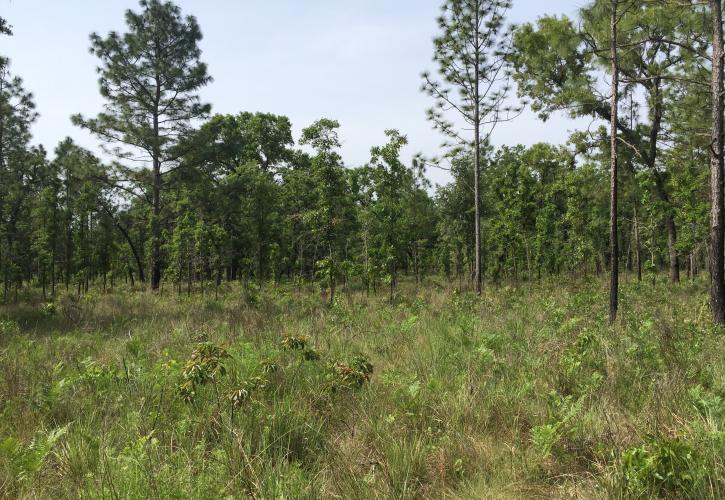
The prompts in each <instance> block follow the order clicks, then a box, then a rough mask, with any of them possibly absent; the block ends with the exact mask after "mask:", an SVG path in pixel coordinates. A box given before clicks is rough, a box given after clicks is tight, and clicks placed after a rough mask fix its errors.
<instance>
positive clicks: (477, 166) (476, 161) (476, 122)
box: [473, 8, 483, 295]
mask: <svg viewBox="0 0 725 500" xmlns="http://www.w3.org/2000/svg"><path fill="white" fill-rule="evenodd" d="M478 16H479V10H478V8H476V20H475V23H476V24H475V25H474V26H475V29H476V40H475V50H476V56H475V57H474V63H475V69H474V76H473V78H474V91H473V100H474V110H473V133H474V135H475V136H474V138H473V147H474V151H473V203H474V205H475V210H474V214H475V215H474V217H475V218H476V220H475V224H474V228H475V229H474V231H475V233H476V234H475V245H476V248H475V250H474V259H475V262H474V280H475V282H476V283H475V286H476V293H477V294H479V295H480V294H481V289H482V285H483V279H482V276H481V199H480V198H481V110H480V102H479V100H480V88H479V85H480V83H479V80H480V75H479V71H480V69H479V62H480V61H479V60H480V50H481V49H480V47H479V45H480V41H479V36H478V24H479V19H478Z"/></svg>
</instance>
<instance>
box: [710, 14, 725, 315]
mask: <svg viewBox="0 0 725 500" xmlns="http://www.w3.org/2000/svg"><path fill="white" fill-rule="evenodd" d="M710 10H711V11H712V28H713V39H712V89H711V90H712V143H711V144H710V202H711V208H710V307H711V308H712V318H713V321H714V322H715V323H717V324H724V323H725V275H724V274H723V273H725V270H724V268H723V266H724V265H725V255H724V254H723V251H724V249H725V217H724V216H723V138H724V137H723V27H722V4H721V0H710Z"/></svg>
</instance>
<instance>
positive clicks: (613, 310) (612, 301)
mask: <svg viewBox="0 0 725 500" xmlns="http://www.w3.org/2000/svg"><path fill="white" fill-rule="evenodd" d="M611 5H612V18H611V26H610V27H611V46H610V50H611V55H612V102H611V115H612V123H611V125H610V135H611V145H610V148H611V159H610V168H611V175H610V184H609V189H610V197H609V247H610V253H611V256H610V268H611V281H610V286H609V323H610V324H612V323H614V321H615V320H616V319H617V309H618V308H619V303H618V300H619V297H618V292H619V240H618V234H617V201H618V200H617V194H618V193H617V187H618V186H617V174H618V172H617V167H618V165H617V160H618V158H617V120H618V116H617V115H618V111H619V61H618V59H617V7H618V6H619V0H611Z"/></svg>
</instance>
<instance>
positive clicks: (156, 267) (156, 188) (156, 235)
mask: <svg viewBox="0 0 725 500" xmlns="http://www.w3.org/2000/svg"><path fill="white" fill-rule="evenodd" d="M160 101H161V82H160V79H159V77H158V75H157V76H156V95H155V101H154V104H155V111H154V114H153V125H154V137H153V139H154V144H153V151H152V157H153V189H152V190H153V194H152V204H153V216H152V217H153V219H152V221H151V290H153V291H157V290H158V289H159V285H160V284H161V220H160V217H161V151H160V137H159V103H160Z"/></svg>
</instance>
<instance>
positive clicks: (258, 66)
mask: <svg viewBox="0 0 725 500" xmlns="http://www.w3.org/2000/svg"><path fill="white" fill-rule="evenodd" d="M584 1H585V0H514V7H513V9H512V10H511V12H510V13H509V16H508V21H509V22H513V23H522V22H527V21H535V20H536V19H537V18H538V17H540V16H541V15H544V14H558V15H560V14H566V15H568V16H570V17H573V16H576V12H577V10H578V8H579V7H581V5H582V4H583V2H584ZM176 3H177V4H178V5H179V6H180V7H181V9H182V12H183V13H184V14H192V15H194V16H196V18H197V20H198V21H199V24H200V26H201V29H202V32H203V34H204V39H203V40H202V42H201V48H202V51H203V55H202V59H203V60H204V61H205V62H206V63H207V64H208V66H209V73H210V74H211V75H212V77H213V78H214V81H213V82H212V83H211V84H209V85H208V86H207V87H205V88H204V89H203V90H202V91H201V96H202V99H203V100H204V101H205V102H209V103H211V104H212V112H213V113H238V112H240V111H252V112H256V111H261V112H269V113H275V114H282V115H286V116H288V117H289V118H290V120H291V121H292V125H293V133H294V137H295V140H297V139H298V138H299V135H300V130H301V129H302V128H304V127H306V126H308V125H309V124H311V123H312V122H314V121H315V120H317V119H319V118H321V117H326V118H332V119H336V120H338V121H339V122H340V124H341V128H340V138H341V140H342V142H343V148H342V155H343V159H344V160H345V163H346V164H347V165H350V166H358V165H363V164H365V163H366V162H367V161H368V159H369V157H370V154H369V153H370V148H371V147H372V146H376V145H380V144H383V143H384V142H385V135H384V131H385V130H386V129H389V128H396V129H398V130H400V131H401V132H402V133H404V134H405V135H407V137H408V140H409V145H408V146H407V148H406V150H405V151H404V156H405V159H410V158H411V157H412V156H413V155H415V154H416V153H423V154H425V155H427V156H435V155H438V154H440V147H439V146H440V144H441V142H442V141H443V138H442V137H441V136H440V135H439V134H438V133H437V132H436V131H434V130H433V129H432V127H431V124H430V123H429V122H428V121H427V120H426V118H425V110H426V109H427V108H429V107H430V106H431V104H432V100H431V98H430V97H428V96H427V95H425V94H423V93H422V92H420V84H421V77H420V74H421V72H422V71H424V70H434V69H435V66H434V64H433V63H432V55H433V42H432V40H433V38H434V37H435V36H436V34H437V27H436V22H435V19H436V16H437V15H438V12H439V8H440V4H441V0H264V1H262V0H177V1H176ZM137 8H138V2H137V1H135V0H0V16H2V17H5V18H6V19H7V20H8V21H9V23H10V24H11V25H12V26H13V31H14V36H13V37H2V38H1V39H0V54H3V55H6V56H8V57H10V59H11V71H12V73H13V74H15V75H18V76H20V77H22V78H23V80H24V82H25V87H26V89H27V90H29V91H31V92H32V93H33V94H34V96H35V101H36V104H37V110H38V112H39V113H40V117H39V119H38V121H37V123H36V124H35V125H34V127H33V133H34V143H36V144H42V145H43V146H45V148H46V149H47V150H48V151H49V152H50V154H51V156H52V151H53V149H54V148H55V146H56V145H57V143H58V142H59V141H61V140H62V139H63V138H65V137H67V136H70V137H72V138H73V139H74V140H75V141H76V142H77V143H79V144H80V145H82V146H84V147H86V148H88V149H91V150H93V151H99V148H98V144H99V142H98V140H97V139H96V138H94V137H92V136H90V135H89V134H87V133H86V132H84V131H82V130H80V129H78V128H76V127H74V126H73V125H72V124H71V122H70V116H71V115H73V114H75V113H82V114H84V115H86V116H94V115H95V114H97V113H98V112H99V111H101V109H102V106H103V99H102V98H101V96H100V94H99V92H98V84H97V79H98V76H97V74H96V70H95V68H96V66H97V65H98V61H97V59H96V58H95V57H94V56H93V55H91V54H90V53H89V51H88V48H89V38H88V37H89V34H90V33H91V32H97V33H99V34H101V35H106V34H107V33H108V32H109V31H111V30H116V31H123V30H124V12H125V11H126V10H127V9H134V10H137ZM581 126H582V123H581V122H579V123H577V122H574V121H571V120H569V119H567V118H566V117H564V116H555V117H553V118H552V119H550V120H549V121H547V122H546V123H542V122H541V121H539V120H538V119H537V118H536V116H535V115H534V114H533V113H531V112H530V111H527V112H525V113H524V114H523V115H522V116H520V117H519V118H517V119H516V120H515V121H514V122H511V123H508V124H504V125H500V126H499V127H498V128H497V129H496V131H495V134H494V136H493V138H492V140H493V142H494V143H495V144H525V145H531V144H535V143H537V142H552V143H563V142H565V141H566V139H567V137H568V136H569V132H570V131H572V130H575V129H576V128H581ZM428 176H429V178H430V179H431V180H432V181H433V183H434V184H442V183H445V182H447V181H448V180H449V178H448V174H447V173H446V172H444V171H441V170H435V169H434V170H430V171H429V173H428Z"/></svg>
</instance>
